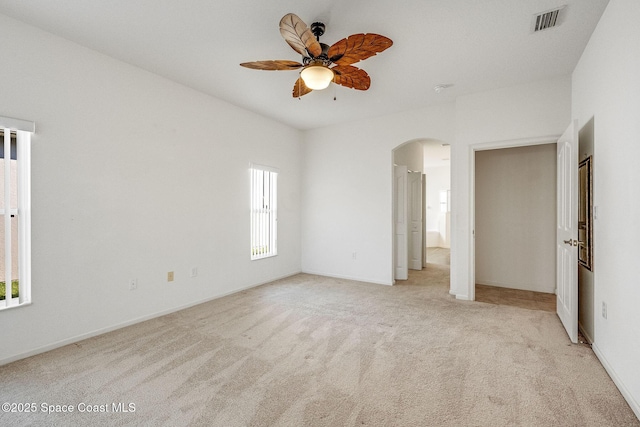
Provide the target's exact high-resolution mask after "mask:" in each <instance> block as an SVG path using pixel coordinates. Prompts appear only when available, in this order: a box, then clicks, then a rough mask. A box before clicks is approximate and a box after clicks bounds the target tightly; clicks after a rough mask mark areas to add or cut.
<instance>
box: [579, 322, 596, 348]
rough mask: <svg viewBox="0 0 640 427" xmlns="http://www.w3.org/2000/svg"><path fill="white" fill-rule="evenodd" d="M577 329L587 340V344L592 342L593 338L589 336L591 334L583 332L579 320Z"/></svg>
mask: <svg viewBox="0 0 640 427" xmlns="http://www.w3.org/2000/svg"><path fill="white" fill-rule="evenodd" d="M578 330H579V331H580V333H581V334H582V336H583V337H584V338H585V339H586V340H587V342H588V343H589V344H593V338H592V337H591V335H589V334H588V333H586V332H585V330H584V328H583V327H582V324H581V323H580V322H578Z"/></svg>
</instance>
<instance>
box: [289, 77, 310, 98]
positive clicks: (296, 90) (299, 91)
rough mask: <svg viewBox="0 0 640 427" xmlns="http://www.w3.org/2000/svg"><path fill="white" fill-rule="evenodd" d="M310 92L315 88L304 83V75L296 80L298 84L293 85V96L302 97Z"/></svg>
mask: <svg viewBox="0 0 640 427" xmlns="http://www.w3.org/2000/svg"><path fill="white" fill-rule="evenodd" d="M309 92H313V89H309V88H308V87H307V85H306V84H304V80H302V77H300V78H299V79H298V80H297V81H296V84H295V85H293V97H294V98H300V97H301V96H304V95H306V94H308V93H309Z"/></svg>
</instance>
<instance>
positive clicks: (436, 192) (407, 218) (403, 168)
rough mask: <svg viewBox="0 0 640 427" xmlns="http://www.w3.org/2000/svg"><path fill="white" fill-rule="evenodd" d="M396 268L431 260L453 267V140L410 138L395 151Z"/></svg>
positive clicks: (401, 275)
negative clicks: (451, 252) (448, 141)
mask: <svg viewBox="0 0 640 427" xmlns="http://www.w3.org/2000/svg"><path fill="white" fill-rule="evenodd" d="M392 161H393V203H392V205H393V248H394V253H393V272H394V282H395V280H407V279H408V275H409V270H414V271H415V270H422V269H423V268H428V267H429V264H431V265H440V266H445V268H446V269H447V270H448V269H449V259H450V242H451V235H450V211H451V209H450V206H451V203H450V201H451V167H450V147H449V144H447V143H445V142H443V141H438V140H434V139H418V140H412V141H408V142H406V143H403V144H401V145H400V146H398V147H396V148H395V149H394V150H393V151H392Z"/></svg>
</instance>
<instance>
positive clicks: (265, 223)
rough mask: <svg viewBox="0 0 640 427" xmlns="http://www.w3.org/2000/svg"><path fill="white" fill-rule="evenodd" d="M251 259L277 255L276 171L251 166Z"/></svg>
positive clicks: (265, 167)
mask: <svg viewBox="0 0 640 427" xmlns="http://www.w3.org/2000/svg"><path fill="white" fill-rule="evenodd" d="M250 171H251V259H252V260H254V259H261V258H266V257H271V256H275V255H277V254H278V171H277V169H274V168H272V167H269V166H261V165H256V164H252V165H251V168H250Z"/></svg>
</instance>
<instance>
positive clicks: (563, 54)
mask: <svg viewBox="0 0 640 427" xmlns="http://www.w3.org/2000/svg"><path fill="white" fill-rule="evenodd" d="M607 3H608V0H483V1H479V0H398V1H389V0H350V1H344V0H343V1H337V0H317V1H314V2H300V1H295V0H262V1H257V0H234V1H221V0H136V1H133V0H110V1H105V0H56V1H51V0H20V1H15V0H0V13H2V14H5V15H7V16H10V17H13V18H16V19H18V20H21V21H24V22H26V23H29V24H32V25H34V26H37V27H40V28H42V29H44V30H47V31H49V32H51V33H54V34H57V35H60V36H62V37H64V38H66V39H69V40H72V41H74V42H76V43H78V44H80V45H84V46H87V47H89V48H92V49H95V50H97V51H99V52H103V53H105V54H107V55H110V56H112V57H114V58H117V59H120V60H122V61H124V62H127V63H130V64H133V65H136V66H138V67H140V68H143V69H145V70H148V71H151V72H154V73H156V74H159V75H161V76H164V77H166V78H169V79H171V80H174V81H176V82H179V83H182V84H184V85H186V86H189V87H192V88H194V89H197V90H199V91H201V92H204V93H208V94H210V95H212V96H214V97H217V98H220V99H223V100H226V101H228V102H230V103H232V104H235V105H238V106H240V107H244V108H246V109H249V110H252V111H255V112H256V113H259V114H261V115H264V116H268V117H271V118H273V119H275V120H278V121H280V122H283V123H286V124H289V125H291V126H293V127H295V128H298V129H303V130H304V129H313V128H318V127H324V126H328V125H332V124H337V123H343V122H347V121H353V120H358V119H362V118H368V117H376V116H382V115H386V114H390V113H394V112H400V111H407V110H412V109H417V108H422V107H426V106H431V105H437V104H439V103H448V102H452V101H453V99H455V97H456V96H459V95H463V94H469V93H474V92H480V91H485V90H490V89H495V88H499V87H506V86H512V85H517V84H521V83H525V82H529V81H536V80H542V79H546V78H551V77H555V76H560V75H567V74H569V73H571V72H572V71H573V69H574V67H575V65H576V63H577V61H578V59H579V57H580V55H581V53H582V51H583V49H584V47H585V45H586V43H587V41H588V39H589V37H590V35H591V33H592V32H593V29H594V28H595V25H596V24H597V21H598V19H599V18H600V16H601V15H602V12H603V10H604V8H605V7H606V4H607ZM562 5H567V7H566V8H565V9H564V16H563V17H562V21H561V24H560V25H559V26H558V27H556V28H554V29H551V30H547V31H543V32H540V33H536V34H532V33H531V21H532V17H533V15H534V14H537V13H539V12H544V11H547V10H549V9H552V8H555V7H558V6H562ZM289 12H293V13H295V14H297V15H298V16H299V17H300V18H302V20H303V21H305V22H306V23H307V25H311V23H312V22H314V21H322V22H324V23H325V24H326V33H325V35H324V36H323V37H322V38H321V41H322V42H323V43H326V44H329V45H331V44H333V43H335V42H337V41H338V40H340V39H342V38H344V37H346V36H349V35H351V34H355V33H362V32H364V33H378V34H382V35H385V36H387V37H389V38H391V39H392V40H393V42H394V45H393V46H392V47H391V48H390V49H388V50H386V51H385V52H383V53H381V54H380V55H378V56H375V57H372V58H369V59H367V60H366V61H363V62H360V63H358V64H356V66H359V67H360V68H363V69H364V70H365V71H367V72H368V73H369V75H370V76H371V88H370V89H369V90H368V91H364V92H363V91H355V90H352V89H347V88H343V87H341V86H335V85H331V86H330V88H329V89H326V90H324V91H316V92H313V93H311V94H309V95H306V96H304V97H303V98H302V99H300V100H298V99H294V98H292V96H291V91H292V88H293V84H294V82H295V80H296V79H297V77H298V71H258V70H250V69H246V68H243V67H240V66H239V65H238V64H240V63H241V62H247V61H256V60H264V59H288V60H296V61H299V60H300V57H299V55H298V54H297V53H296V52H294V51H293V50H292V49H291V48H290V47H289V46H288V45H287V44H286V43H285V42H284V40H283V39H282V37H281V36H280V33H279V30H278V23H279V21H280V18H281V17H282V16H283V15H285V14H286V13H289ZM443 83H445V84H454V85H455V86H453V87H452V88H450V89H447V90H446V91H444V92H443V93H440V94H436V93H435V92H434V91H433V86H434V85H436V84H443ZM334 96H336V97H337V100H335V101H334V100H333V98H334Z"/></svg>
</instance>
